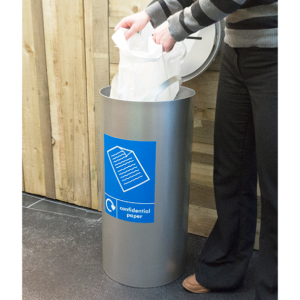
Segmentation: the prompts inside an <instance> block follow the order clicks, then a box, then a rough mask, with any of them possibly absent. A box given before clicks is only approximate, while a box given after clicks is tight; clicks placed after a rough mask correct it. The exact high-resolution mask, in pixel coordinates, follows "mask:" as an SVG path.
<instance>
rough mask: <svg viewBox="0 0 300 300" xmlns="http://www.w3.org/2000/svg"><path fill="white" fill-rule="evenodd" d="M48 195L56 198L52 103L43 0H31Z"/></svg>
mask: <svg viewBox="0 0 300 300" xmlns="http://www.w3.org/2000/svg"><path fill="white" fill-rule="evenodd" d="M31 10H32V23H33V35H34V47H35V55H36V56H35V58H36V73H37V85H38V98H39V111H40V114H39V118H40V124H41V138H42V147H43V162H44V173H45V174H44V176H45V188H46V197H48V198H53V199H55V180H54V166H53V154H52V136H51V120H50V104H49V91H48V78H47V65H46V52H45V38H44V23H43V9H42V0H34V1H32V0H31Z"/></svg>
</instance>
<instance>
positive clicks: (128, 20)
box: [115, 11, 150, 40]
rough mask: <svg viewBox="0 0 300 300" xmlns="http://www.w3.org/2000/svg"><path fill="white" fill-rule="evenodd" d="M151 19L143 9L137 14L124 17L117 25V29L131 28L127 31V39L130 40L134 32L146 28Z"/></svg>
mask: <svg viewBox="0 0 300 300" xmlns="http://www.w3.org/2000/svg"><path fill="white" fill-rule="evenodd" d="M149 21H150V17H149V16H148V14H147V13H146V12H145V11H141V12H139V13H137V14H134V15H131V16H128V17H125V18H123V19H122V20H121V21H120V22H119V23H118V24H117V26H116V27H115V31H117V30H118V29H119V28H127V29H129V30H128V31H126V33H125V37H126V40H128V39H129V38H130V37H131V36H132V35H133V34H134V33H136V32H137V31H140V30H142V29H144V27H145V26H146V25H147V23H148V22H149Z"/></svg>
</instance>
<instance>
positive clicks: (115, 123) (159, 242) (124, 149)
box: [100, 86, 195, 287]
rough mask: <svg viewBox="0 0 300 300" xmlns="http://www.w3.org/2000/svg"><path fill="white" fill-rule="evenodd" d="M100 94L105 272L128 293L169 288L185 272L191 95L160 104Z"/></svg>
mask: <svg viewBox="0 0 300 300" xmlns="http://www.w3.org/2000/svg"><path fill="white" fill-rule="evenodd" d="M100 94H101V100H100V101H101V106H100V107H101V120H102V126H101V131H102V133H101V141H102V146H101V149H102V151H101V153H102V161H101V175H102V176H101V177H102V199H103V206H102V213H103V219H102V220H103V221H102V222H103V225H102V226H103V230H102V232H103V267H104V271H105V272H106V274H107V275H108V276H109V277H111V278H112V279H114V280H115V281H117V282H120V283H122V284H125V285H128V286H133V287H156V286H161V285H165V284H168V283H170V282H172V281H174V280H176V279H177V278H178V277H180V276H181V275H182V273H183V272H184V268H185V264H184V261H185V248H186V238H187V226H188V207H189V183H190V173H191V152H192V134H193V96H194V94H195V92H194V91H193V90H192V89H189V88H186V87H180V90H179V93H178V94H177V97H176V99H175V100H172V101H162V102H133V101H124V100H116V99H112V98H110V97H109V95H110V86H108V87H105V88H103V89H101V90H100Z"/></svg>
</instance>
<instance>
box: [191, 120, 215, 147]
mask: <svg viewBox="0 0 300 300" xmlns="http://www.w3.org/2000/svg"><path fill="white" fill-rule="evenodd" d="M198 122H199V123H198V124H197V125H198V126H197V127H194V132H193V141H194V142H199V143H207V144H213V143H214V127H215V122H214V121H207V120H198Z"/></svg>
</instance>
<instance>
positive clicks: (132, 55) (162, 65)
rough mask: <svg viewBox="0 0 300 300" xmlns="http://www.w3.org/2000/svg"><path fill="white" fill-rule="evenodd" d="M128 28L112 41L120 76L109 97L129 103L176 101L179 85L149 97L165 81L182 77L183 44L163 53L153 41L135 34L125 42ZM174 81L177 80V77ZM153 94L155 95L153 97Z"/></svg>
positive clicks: (113, 83) (117, 34)
mask: <svg viewBox="0 0 300 300" xmlns="http://www.w3.org/2000/svg"><path fill="white" fill-rule="evenodd" d="M126 31H127V29H125V28H120V29H119V30H118V31H117V32H116V33H115V34H114V35H113V36H112V39H113V41H114V42H115V44H116V46H117V47H118V48H119V50H120V63H119V72H118V73H117V74H116V75H115V76H114V78H113V80H112V83H111V93H110V97H111V98H114V99H120V100H129V101H143V99H147V101H169V100H173V99H174V98H175V97H176V95H177V93H178V91H179V88H180V84H181V82H178V81H176V82H175V83H173V84H171V85H170V86H169V87H167V88H165V89H164V90H163V91H161V92H160V93H159V94H158V95H154V96H153V97H152V98H151V97H150V98H151V99H149V97H147V96H148V95H149V94H151V92H152V91H153V90H154V89H155V88H157V87H158V86H160V85H161V84H162V83H163V82H165V81H166V80H168V79H170V78H172V77H174V76H176V78H178V76H179V74H180V65H181V62H182V60H183V58H184V56H185V53H186V49H185V46H184V44H183V43H176V44H175V46H174V48H173V49H172V51H170V52H168V53H166V52H163V51H162V46H161V45H158V44H156V43H155V42H154V41H153V39H152V37H149V38H145V37H143V36H142V35H140V34H138V33H135V34H134V35H133V36H132V37H131V38H129V39H128V40H127V41H126V38H125V35H124V33H125V32H126ZM174 78H175V77H174ZM152 94H153V93H152Z"/></svg>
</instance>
